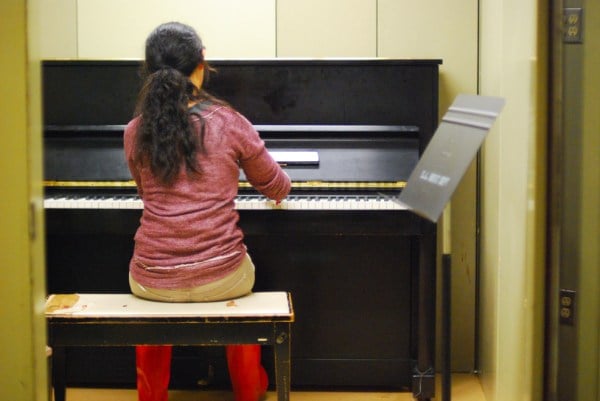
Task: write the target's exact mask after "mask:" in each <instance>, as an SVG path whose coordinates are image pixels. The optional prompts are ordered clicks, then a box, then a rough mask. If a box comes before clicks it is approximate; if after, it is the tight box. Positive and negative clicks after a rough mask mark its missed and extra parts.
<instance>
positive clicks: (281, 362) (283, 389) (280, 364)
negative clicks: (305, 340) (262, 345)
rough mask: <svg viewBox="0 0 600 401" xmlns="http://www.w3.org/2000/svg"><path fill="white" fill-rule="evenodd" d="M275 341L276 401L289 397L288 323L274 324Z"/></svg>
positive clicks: (286, 400) (287, 399)
mask: <svg viewBox="0 0 600 401" xmlns="http://www.w3.org/2000/svg"><path fill="white" fill-rule="evenodd" d="M275 338H276V342H275V344H274V346H273V351H274V352H273V353H274V355H275V385H276V387H277V401H289V399H290V376H291V361H290V354H291V353H290V324H289V323H276V324H275Z"/></svg>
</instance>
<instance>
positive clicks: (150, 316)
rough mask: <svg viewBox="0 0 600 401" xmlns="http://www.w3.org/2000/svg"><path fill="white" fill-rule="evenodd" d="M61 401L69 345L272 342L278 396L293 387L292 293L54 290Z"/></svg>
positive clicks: (281, 399)
mask: <svg viewBox="0 0 600 401" xmlns="http://www.w3.org/2000/svg"><path fill="white" fill-rule="evenodd" d="M45 315H46V319H47V323H48V345H49V346H50V347H51V348H52V384H53V386H54V399H55V401H64V400H65V390H66V379H65V374H66V358H65V348H66V347H85V346H94V347H96V346H134V345H166V344H170V345H210V346H216V345H228V344H261V345H271V346H273V349H274V352H273V354H274V359H275V385H276V390H277V400H278V401H288V400H289V392H290V368H291V364H290V340H291V339H290V329H291V323H292V322H293V321H294V309H293V307H292V299H291V294H289V293H287V292H255V293H252V294H250V295H247V296H245V297H241V298H236V299H232V300H229V301H221V302H206V303H165V302H154V301H148V300H144V299H141V298H138V297H136V296H134V295H132V294H53V295H50V296H49V297H48V299H47V301H46V309H45Z"/></svg>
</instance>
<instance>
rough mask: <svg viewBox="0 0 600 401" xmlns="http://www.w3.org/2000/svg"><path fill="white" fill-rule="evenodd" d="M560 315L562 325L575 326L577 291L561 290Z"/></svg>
mask: <svg viewBox="0 0 600 401" xmlns="http://www.w3.org/2000/svg"><path fill="white" fill-rule="evenodd" d="M559 313H560V323H561V324H567V325H569V326H573V324H575V291H572V290H560V300H559Z"/></svg>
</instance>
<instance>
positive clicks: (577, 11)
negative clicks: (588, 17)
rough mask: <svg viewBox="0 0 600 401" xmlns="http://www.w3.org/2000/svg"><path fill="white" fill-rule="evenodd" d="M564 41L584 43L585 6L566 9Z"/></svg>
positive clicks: (564, 13) (564, 14)
mask: <svg viewBox="0 0 600 401" xmlns="http://www.w3.org/2000/svg"><path fill="white" fill-rule="evenodd" d="M563 42H565V43H583V8H565V9H564V12H563Z"/></svg>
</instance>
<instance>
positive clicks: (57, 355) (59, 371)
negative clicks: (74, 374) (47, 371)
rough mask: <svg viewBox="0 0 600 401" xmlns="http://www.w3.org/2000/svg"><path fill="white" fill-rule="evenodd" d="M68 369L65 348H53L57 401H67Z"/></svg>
mask: <svg viewBox="0 0 600 401" xmlns="http://www.w3.org/2000/svg"><path fill="white" fill-rule="evenodd" d="M66 369H67V366H66V360H65V348H64V347H56V346H54V347H52V387H54V400H55V401H65V396H66V387H67V383H66V374H67V372H66Z"/></svg>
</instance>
